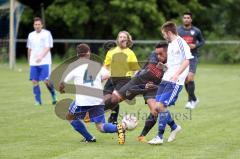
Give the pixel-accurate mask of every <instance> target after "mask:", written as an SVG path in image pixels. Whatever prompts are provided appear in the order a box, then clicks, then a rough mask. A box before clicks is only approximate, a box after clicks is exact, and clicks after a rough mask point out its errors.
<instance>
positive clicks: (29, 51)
mask: <svg viewBox="0 0 240 159" xmlns="http://www.w3.org/2000/svg"><path fill="white" fill-rule="evenodd" d="M31 51H32V50H31V49H30V48H28V51H27V52H28V62H29V61H30V56H31Z"/></svg>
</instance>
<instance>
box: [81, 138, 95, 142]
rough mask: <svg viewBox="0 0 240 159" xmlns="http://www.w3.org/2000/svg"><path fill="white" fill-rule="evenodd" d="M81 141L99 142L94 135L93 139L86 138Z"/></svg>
mask: <svg viewBox="0 0 240 159" xmlns="http://www.w3.org/2000/svg"><path fill="white" fill-rule="evenodd" d="M80 142H86V143H89V142H97V140H96V138H95V137H93V138H92V139H91V140H86V139H85V138H84V139H82V140H81V141H80Z"/></svg>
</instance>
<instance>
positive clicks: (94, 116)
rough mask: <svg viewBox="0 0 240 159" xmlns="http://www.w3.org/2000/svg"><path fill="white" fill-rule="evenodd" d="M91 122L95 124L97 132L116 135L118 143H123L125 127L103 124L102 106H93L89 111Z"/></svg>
mask: <svg viewBox="0 0 240 159" xmlns="http://www.w3.org/2000/svg"><path fill="white" fill-rule="evenodd" d="M89 116H90V120H91V122H95V124H96V127H97V129H98V130H99V131H101V132H104V133H118V143H119V144H124V143H125V129H126V128H125V126H124V125H123V124H120V123H119V124H117V125H116V124H112V123H105V116H104V105H98V106H94V107H93V108H91V109H89Z"/></svg>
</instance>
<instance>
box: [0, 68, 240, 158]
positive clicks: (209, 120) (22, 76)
mask: <svg viewBox="0 0 240 159" xmlns="http://www.w3.org/2000/svg"><path fill="white" fill-rule="evenodd" d="M20 68H21V69H22V70H19V69H20ZM0 75H1V78H0V130H1V131H0V158H1V159H3V158H7V159H12V158H17V159H20V158H24V159H38V158H39V159H43V158H44V159H45V158H61V159H69V158H80V159H85V158H91V159H95V158H100V159H108V158H109V159H112V158H114V159H118V158H119V159H120V158H121V159H123V158H124V159H125V158H131V159H135V158H136V159H140V158H149V159H150V158H156V159H159V158H179V159H180V158H182V159H195V158H204V159H206V158H207V159H210V158H212V159H215V158H218V159H219V158H222V159H226V158H229V159H233V158H234V159H238V158H240V137H239V134H240V126H239V124H240V84H239V82H240V66H239V65H238V66H227V65H200V66H199V69H198V75H197V78H196V81H197V82H196V83H197V95H198V96H199V98H200V104H199V107H197V108H196V109H195V110H193V111H192V112H191V113H190V112H189V110H185V109H184V105H185V102H186V100H187V97H186V93H185V90H184V91H182V93H181V95H180V97H179V100H178V102H177V104H176V106H175V107H171V108H170V109H171V111H172V112H173V113H174V118H175V120H176V122H177V123H179V124H180V125H181V126H182V128H183V131H182V132H181V133H180V134H179V135H178V136H177V140H176V141H174V142H173V143H165V144H163V145H160V146H152V145H148V144H143V143H139V142H138V141H137V140H136V137H137V136H138V135H139V133H140V131H141V129H142V127H143V123H144V119H145V118H146V114H147V113H148V109H147V106H145V105H144V102H143V100H142V98H141V97H138V98H137V104H136V105H131V106H127V104H125V103H123V104H122V107H121V113H122V114H123V113H125V112H128V113H130V112H135V113H137V114H139V125H138V127H137V129H136V130H134V131H131V132H128V133H127V139H126V144H125V145H118V143H117V137H116V134H101V133H99V132H97V131H96V130H95V127H94V126H93V125H91V124H90V125H89V124H88V127H89V129H90V131H91V132H92V133H93V134H94V135H95V136H96V138H97V143H92V144H86V143H80V142H79V141H80V140H81V138H82V137H81V136H80V135H79V134H77V133H76V132H74V131H73V129H72V128H71V126H70V125H69V124H68V123H67V122H66V121H64V120H61V119H59V118H58V117H57V116H56V115H55V113H54V107H53V106H52V105H51V100H50V94H49V93H48V92H47V89H46V88H45V87H44V85H41V88H42V98H43V102H44V105H43V106H42V107H40V106H34V105H33V104H34V101H33V95H32V87H31V83H30V82H29V81H28V67H27V66H26V65H18V66H17V69H16V70H15V71H10V70H8V69H7V68H6V67H5V66H0ZM61 98H63V96H58V99H61ZM156 128H157V127H156V126H155V127H154V130H152V131H151V132H150V134H149V135H148V136H147V139H151V138H152V137H154V136H155V135H156V132H157V129H156ZM167 130H169V129H167ZM168 135H169V131H167V132H166V133H165V139H167V137H168Z"/></svg>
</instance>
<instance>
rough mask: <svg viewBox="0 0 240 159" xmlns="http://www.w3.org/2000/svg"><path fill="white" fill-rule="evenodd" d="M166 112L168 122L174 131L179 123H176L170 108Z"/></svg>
mask: <svg viewBox="0 0 240 159" xmlns="http://www.w3.org/2000/svg"><path fill="white" fill-rule="evenodd" d="M165 114H166V117H167V124H168V125H169V126H170V127H171V130H172V131H173V130H175V129H176V128H177V124H176V123H175V121H174V120H173V119H172V116H171V114H170V112H169V110H168V111H166V112H165Z"/></svg>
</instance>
